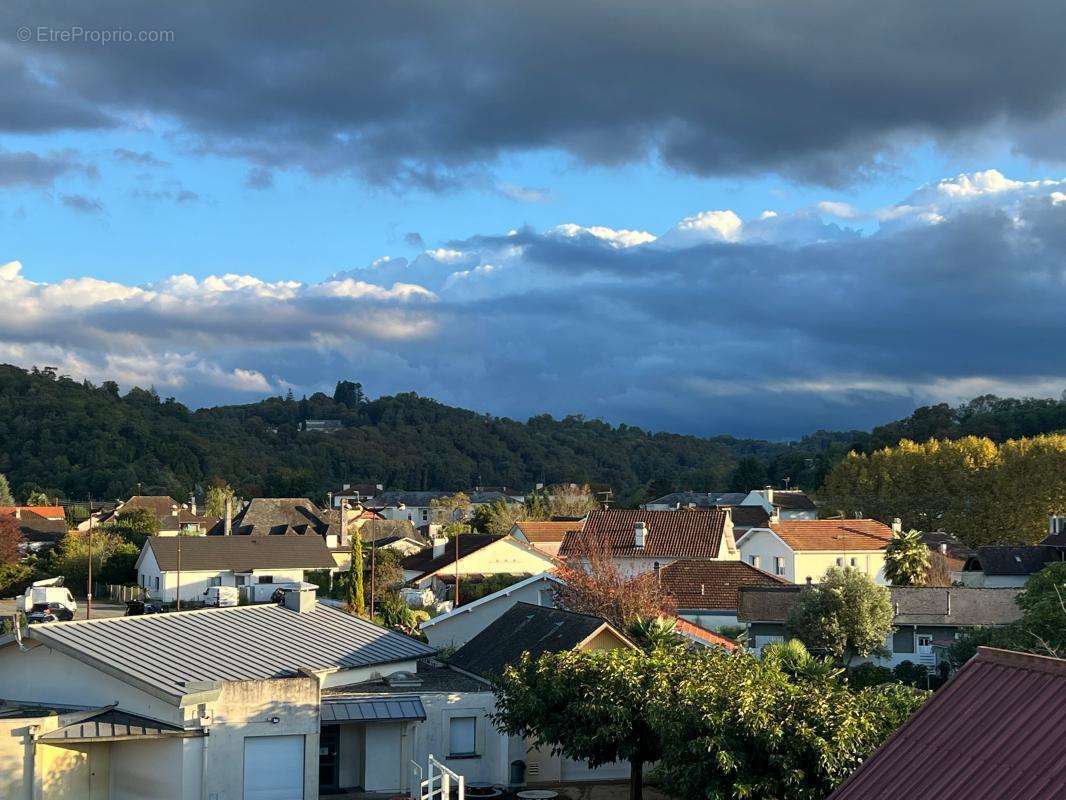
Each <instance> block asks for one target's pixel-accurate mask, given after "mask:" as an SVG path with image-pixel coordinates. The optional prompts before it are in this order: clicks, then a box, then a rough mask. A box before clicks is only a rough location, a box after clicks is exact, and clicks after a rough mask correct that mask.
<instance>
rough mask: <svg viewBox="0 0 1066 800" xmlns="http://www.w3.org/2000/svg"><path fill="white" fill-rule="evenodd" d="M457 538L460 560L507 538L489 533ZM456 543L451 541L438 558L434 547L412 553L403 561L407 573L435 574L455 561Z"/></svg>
mask: <svg viewBox="0 0 1066 800" xmlns="http://www.w3.org/2000/svg"><path fill="white" fill-rule="evenodd" d="M457 538H458V540H459V545H458V547H459V558H465V557H466V556H468V555H470V554H471V553H476V552H477V551H478V550H481V549H482V548H485V547H488V546H489V545H490V544H495V543H496V542H499V541H502V540H503V539H505V538H507V537H506V536H502V535H501V536H495V535H492V534H488V533H469V534H463V535H461V536H459V537H457ZM455 542H456V540H455V539H449V540H448V543H447V544H445V545H444V552H443V553H442V554H441V555H439V556H436V557H434V555H433V548H432V547H427V548H425V549H424V550H420V551H418V552H417V553H412V554H411V555H409V556H407V558H405V559H404V560H403V562H402V566H403V568H404V570H405V571H409V572H418V573H420V574H422V575H425V574H427V573H430V572H434V571H436V570H438V569H440V568H441V567H443V566H446V565H447V564H451V563H453V562H454V561H455V559H456V554H455V548H456V544H455Z"/></svg>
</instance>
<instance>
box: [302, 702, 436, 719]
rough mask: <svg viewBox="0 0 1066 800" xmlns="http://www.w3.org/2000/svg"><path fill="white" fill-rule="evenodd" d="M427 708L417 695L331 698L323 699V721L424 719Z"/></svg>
mask: <svg viewBox="0 0 1066 800" xmlns="http://www.w3.org/2000/svg"><path fill="white" fill-rule="evenodd" d="M425 718H426V709H425V708H424V707H423V706H422V701H421V700H419V699H418V698H417V697H389V698H385V699H379V698H374V697H367V698H345V697H338V698H336V699H334V698H330V699H328V700H323V701H322V722H323V723H327V722H395V721H397V720H415V719H418V720H423V719H425Z"/></svg>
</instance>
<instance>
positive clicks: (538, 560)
mask: <svg viewBox="0 0 1066 800" xmlns="http://www.w3.org/2000/svg"><path fill="white" fill-rule="evenodd" d="M457 548H458V557H457V556H456V549H457ZM402 566H403V577H404V581H405V582H406V583H407V585H408V586H412V587H414V588H418V589H425V588H432V589H433V590H434V591H435V592H437V593H438V594H440V593H441V592H442V591H443V587H445V586H450V585H452V584H454V582H455V574H456V571H458V573H459V579H460V584H461V582H462V581H463V580H464V579H466V580H477V579H480V578H484V577H485V576H488V575H501V574H503V575H526V576H528V575H539V574H540V573H542V572H550V571H551V570H553V569H554V568H555V566H556V561H555V559H554V558H552V557H551V556H549V555H548V554H547V553H543V552H541V551H540V550H537V549H536V548H535V547H533V546H531V545H528V544H526V543H524V542H520V541H518V540H517V539H515V538H513V537H511V536H493V535H490V534H462V535H461V536H458V537H456V538H454V539H435V540H434V541H433V545H432V546H431V547H427V548H425V549H424V550H421V551H419V552H418V553H414V554H413V555H410V556H408V557H407V558H405V559H404V560H403V562H402Z"/></svg>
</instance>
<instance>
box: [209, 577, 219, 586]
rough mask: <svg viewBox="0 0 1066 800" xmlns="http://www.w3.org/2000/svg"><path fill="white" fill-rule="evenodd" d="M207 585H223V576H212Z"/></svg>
mask: <svg viewBox="0 0 1066 800" xmlns="http://www.w3.org/2000/svg"><path fill="white" fill-rule="evenodd" d="M207 585H208V586H221V585H222V577H221V576H219V577H217V578H211V579H209V580H208V581H207Z"/></svg>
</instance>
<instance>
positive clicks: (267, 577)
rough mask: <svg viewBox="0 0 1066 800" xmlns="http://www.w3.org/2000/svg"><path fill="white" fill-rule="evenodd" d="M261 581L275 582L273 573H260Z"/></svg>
mask: <svg viewBox="0 0 1066 800" xmlns="http://www.w3.org/2000/svg"><path fill="white" fill-rule="evenodd" d="M259 582H260V583H273V582H274V576H273V575H260V576H259Z"/></svg>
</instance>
